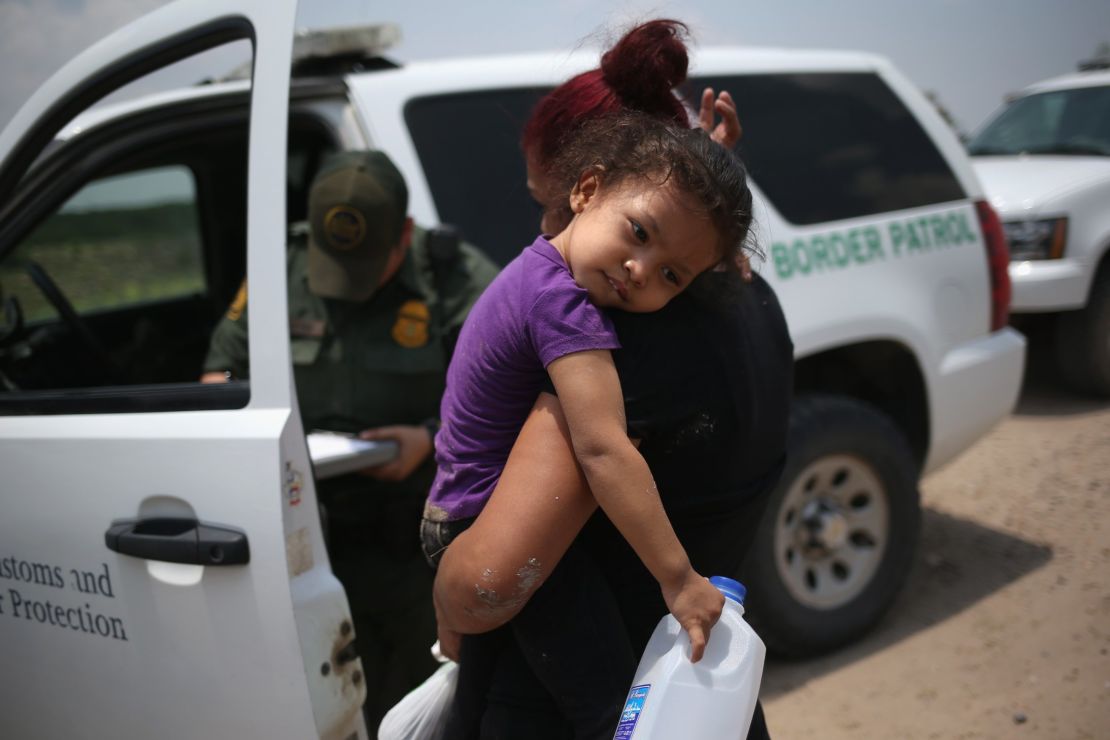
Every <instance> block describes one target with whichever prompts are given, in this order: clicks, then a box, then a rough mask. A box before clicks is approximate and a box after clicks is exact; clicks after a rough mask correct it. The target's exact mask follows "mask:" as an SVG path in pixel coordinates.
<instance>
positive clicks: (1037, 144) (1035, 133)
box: [968, 86, 1110, 157]
mask: <svg viewBox="0 0 1110 740" xmlns="http://www.w3.org/2000/svg"><path fill="white" fill-rule="evenodd" d="M968 151H969V152H970V153H971V154H978V155H989V154H1086V155H1092V154H1093V155H1099V156H1104V157H1105V156H1110V86H1103V87H1080V88H1073V89H1071V90H1053V91H1051V92H1043V93H1038V94H1036V95H1029V96H1026V97H1023V98H1019V99H1017V100H1015V101H1014V102H1013V103H1012V104H1011V105H1010V106H1009V107H1007V108H1005V109H1004V110H1003V111H1002V112H1001V113H999V114H998V116H997V117H996V118H995V119H994V120H993V121H991V122H990V123H989V124H987V126H986V127H984V128H983V130H982V131H981V132H979V134H978V135H977V136H976V137H975V138H974V139H972V141H971V143H970V144H969V145H968Z"/></svg>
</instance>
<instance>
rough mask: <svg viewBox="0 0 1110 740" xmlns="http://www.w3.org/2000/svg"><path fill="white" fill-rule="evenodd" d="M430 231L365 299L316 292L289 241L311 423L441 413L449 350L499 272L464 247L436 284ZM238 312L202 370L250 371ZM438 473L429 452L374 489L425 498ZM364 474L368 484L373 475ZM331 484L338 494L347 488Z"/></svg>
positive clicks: (368, 423) (297, 365)
mask: <svg viewBox="0 0 1110 740" xmlns="http://www.w3.org/2000/svg"><path fill="white" fill-rule="evenodd" d="M425 237H426V232H424V231H423V230H422V229H416V230H414V234H413V243H412V246H411V247H410V248H409V250H408V253H407V254H406V256H405V260H404V262H403V263H402V265H401V268H400V270H399V271H398V273H397V274H396V275H395V276H394V278H393V279H392V280H390V281H389V283H387V284H386V285H385V286H383V287H382V288H381V289H380V290H379V291H377V292H376V293H375V294H374V295H373V296H372V297H371V298H370V300H368V301H364V302H362V303H351V302H347V301H340V300H334V299H329V298H321V297H319V296H317V295H314V294H312V293H311V292H309V289H308V276H307V272H306V266H307V244H306V241H305V239H304V238H303V237H299V238H295V239H293V240H292V243H291V245H290V247H289V251H288V279H289V319H290V321H289V324H290V338H291V350H292V357H293V374H294V377H295V380H296V386H297V399H298V403H299V406H300V411H301V418H302V420H303V422H304V426H305V429H306V430H313V429H328V430H333V431H340V432H359V431H361V430H363V429H368V428H371V427H379V426H385V425H390V424H418V423H420V422H421V421H424V420H426V419H428V418H432V417H438V416H439V402H440V398H441V396H442V395H443V389H444V381H445V377H446V372H447V363H448V361H449V359H450V350H451V349H452V348H453V347H454V340H455V338H456V337H457V336H458V332H459V329H460V328H461V327H462V323H463V320H464V319H465V318H466V314H467V313H468V312H469V310H470V307H471V306H472V305H473V304H474V301H475V300H477V298H478V296H479V294H480V293H481V292H482V290H483V289H484V288H485V287H486V285H488V284H489V282H490V281H491V280H492V279H493V278H494V276H495V275H496V274H497V267H496V266H494V264H493V263H492V262H491V261H489V260H488V259H487V258H486V257H485V256H484V255H483V254H482V253H481V252H479V251H478V250H477V249H476V248H475V247H472V246H470V245H467V244H462V245H460V253H459V255H458V259H457V260H456V261H455V262H454V263H453V265H451V266H450V269H448V270H445V271H444V274H443V276H441V280H440V283H439V285H437V282H436V279H435V273H434V271H433V267H432V263H431V260H430V258H429V254H428V250H427V248H426V245H425ZM440 289H442V291H443V294H442V295H441V294H440V292H439V291H440ZM242 298H243V296H240V299H242ZM240 299H237V301H236V305H239V304H240V303H241V300H240ZM235 309H236V306H233V307H232V310H230V311H229V312H228V315H227V316H225V317H224V318H223V319H222V320H221V321H220V323H219V325H218V326H217V327H216V330H215V332H214V334H213V336H212V341H211V346H210V348H209V352H208V356H207V358H206V359H205V362H204V369H205V371H223V370H227V371H230V372H231V373H232V376H233V377H235V378H246V377H249V372H250V367H249V354H248V350H247V313H246V310H245V308H243V307H242V306H239V310H235ZM433 472H434V461H433V460H432V459H431V458H430V457H429V459H428V460H427V461H426V462H425V464H424V465H423V466H422V468H421V469H420V470H418V471H417V473H416V474H414V475H413V476H410V478H409V480H408V481H404V482H403V484H386V483H381V482H378V481H373V483H374V487H375V488H376V487H378V486H382V487H385V488H392V487H394V486H398V485H401V486H402V487H403V488H404V489H407V490H409V491H412V492H414V493H418V494H419V496H420V497H421V498H422V497H423V495H424V494H425V493H426V492H427V487H428V485H429V484H430V482H431V475H432V473H433ZM352 477H353V476H343V477H342V478H343V479H349V478H352ZM357 478H358V480H359V481H360V482H361V483H362V485H361V486H359V487H360V488H362V489H363V490H365V487H366V482H367V481H369V480H370V479H367V478H365V477H363V476H358V477H357ZM340 480H342V479H335V483H336V484H338V483H339V482H340ZM351 482H352V483H353V481H351ZM327 483H328V484H329V485H328V486H327V488H329V489H332V490H333V491H334V490H335V489H337V488H340V487H344V488H345V487H346V486H339V485H335V484H332V481H327ZM398 492H400V491H398ZM362 495H363V496H365V495H366V494H365V493H363V494H362ZM335 503H340V502H335Z"/></svg>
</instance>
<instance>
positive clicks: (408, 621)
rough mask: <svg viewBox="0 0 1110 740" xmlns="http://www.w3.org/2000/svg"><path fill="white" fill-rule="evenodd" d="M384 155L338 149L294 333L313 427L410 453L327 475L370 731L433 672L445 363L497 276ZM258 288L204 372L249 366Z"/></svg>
mask: <svg viewBox="0 0 1110 740" xmlns="http://www.w3.org/2000/svg"><path fill="white" fill-rule="evenodd" d="M407 208H408V189H407V187H406V186H405V182H404V179H403V177H402V176H401V173H400V172H399V171H398V170H397V168H396V167H395V166H394V165H393V163H392V162H391V161H390V160H389V158H388V157H386V155H385V154H383V153H381V152H376V151H371V152H344V153H341V154H338V155H335V156H333V157H332V158H330V159H329V160H328V161H327V162H326V163H325V164H324V166H323V167H322V168H321V170H320V172H319V173H318V174H317V176H316V178H315V180H314V181H313V184H312V189H311V191H310V194H309V204H308V216H309V222H308V224H300V225H297V226H295V227H294V229H292V232H293V233H292V235H291V240H290V241H291V243H290V246H289V249H288V278H289V312H290V317H289V329H290V335H291V345H292V355H293V370H294V376H295V379H296V386H297V398H298V402H299V405H300V410H301V417H302V419H303V421H304V425H305V429H307V430H312V429H326V430H332V431H339V432H349V433H355V434H358V435H359V436H362V437H364V438H368V439H394V440H396V441H397V442H398V445H399V450H400V451H399V455H398V458H397V459H396V460H395V461H393V462H391V463H387V464H385V465H382V466H379V467H377V468H369V469H367V470H364V471H359V473H352V474H349V475H344V476H340V477H337V478H331V479H328V480H322V481H319V482H318V484H317V491H318V493H319V496H320V501H321V502H322V504H323V506H324V512H325V515H326V531H327V533H328V549H329V554H330V556H331V563H332V568H333V570H334V571H335V573H336V575H337V576H338V577H339V579H340V581H342V582H343V585H344V587H345V588H346V590H347V596H348V599H349V601H350V604H351V610H352V612H353V615H354V621H355V635H356V645H357V646H358V652H359V655H360V657H361V658H362V661H363V668H364V669H365V672H366V681H367V686H366V688H367V701H366V707H365V713H366V718H367V724H368V726H369V728H370V730H371V732H375V731H376V728H377V726H378V723H379V722H380V720H381V717H382V715H383V714H384V713H385V712H386V711H388V709H389V708H390V707H392V706H393V705H394V704H395V703H397V701H399V700H400V699H401V697H402V696H404V694H405V693H407V692H408V691H409V690H410V689H412V688H414V687H415V686H417V685H418V684H419V683H420V682H421V681H422V680H423V679H424V678H425V677H427V676H428V675H429V674H430V673H431V672H432V671H433V670H435V668H436V667H437V665H436V663H435V662H434V661H433V659H432V658H431V655H430V653H429V648H430V647H431V645H432V643H433V642H435V639H436V629H435V615H434V611H433V608H432V599H431V594H432V576H433V574H432V571H431V570H430V569H429V568H428V566H427V564H426V563H425V562H424V559H423V556H422V555H421V552H420V542H419V537H418V530H419V524H420V516H421V511H422V508H423V505H424V498H425V495H426V494H427V491H428V487H429V486H430V485H431V481H432V477H433V476H434V473H435V461H434V459H433V458H434V456H433V455H432V454H431V453H432V449H433V446H432V441H433V438H434V435H435V431H436V429H437V428H438V414H439V402H440V397H441V396H442V395H443V389H444V379H445V376H446V370H447V363H448V360H449V359H450V355H451V350H452V349H453V347H454V341H455V339H456V337H457V336H458V332H459V329H460V328H461V327H462V323H463V319H464V318H465V317H466V314H467V312H468V311H469V310H470V307H471V305H473V303H474V301H475V300H476V299H477V297H478V295H479V294H480V293H481V292H482V290H483V289H484V288H485V287H486V285H488V284H489V282H490V281H491V280H492V279H493V278H494V276H495V275H496V273H497V267H496V266H494V264H493V263H492V262H490V261H489V260H488V259H487V258H486V257H484V256H483V255H482V254H481V252H479V251H478V250H477V249H476V248H474V247H472V246H470V245H467V244H460V243H459V241H458V239H457V237H453V238H452V237H451V236H450V235H449V234H447V235H446V238H445V234H444V233H429V232H426V231H424V230H422V229H419V228H415V227H414V226H413V222H412V219H411V218H408V217H407ZM248 360H249V353H248V349H247V314H246V283H244V285H243V287H242V288H241V289H240V291H239V295H238V296H236V299H235V301H234V302H233V303H232V305H231V307H230V308H229V310H228V312H227V315H226V316H225V317H224V318H223V319H222V320H221V321H220V323H219V325H218V326H217V327H216V330H215V332H214V334H213V336H212V340H211V345H210V348H209V352H208V356H207V358H206V359H205V363H204V369H205V374H204V376H203V377H202V380H204V381H206V382H219V381H224V380H227V379H230V378H245V377H247V376H248V374H249V369H250V368H249V366H248Z"/></svg>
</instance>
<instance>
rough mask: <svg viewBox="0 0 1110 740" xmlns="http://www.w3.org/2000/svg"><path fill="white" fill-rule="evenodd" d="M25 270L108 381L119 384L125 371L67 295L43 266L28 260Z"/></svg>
mask: <svg viewBox="0 0 1110 740" xmlns="http://www.w3.org/2000/svg"><path fill="white" fill-rule="evenodd" d="M23 269H24V270H25V271H26V272H27V275H28V277H30V278H31V282H33V283H34V284H35V287H37V288H38V289H39V290H40V291H41V292H42V295H43V297H45V298H46V300H47V301H48V302H49V303H50V305H51V306H53V307H54V308H55V310H57V312H58V315H59V316H60V317H61V318H62V321H63V322H65V324H66V325H67V326H68V327H69V328H70V329H71V330H72V331H73V333H74V334H76V335H77V337H78V339H80V341H81V344H83V345H84V346H85V349H86V350H87V351H88V353H89V354H90V355H92V357H93V359H95V360H96V362H97V364H98V365H99V366H100V367H101V369H102V370H103V371H104V373H105V375H106V376H107V379H108V381H109V382H111V383H113V384H114V383H117V382H118V381H119V380H120V379H121V378H123V376H124V374H123V369H122V368H121V367H120V366H119V365H118V364H116V361H115V360H113V359H112V356H111V355H110V354H108V350H107V349H106V348H105V347H104V345H103V344H102V343H101V342H100V340H99V339H97V338H96V335H95V334H93V333H92V330H91V329H89V325H88V323H87V322H86V321H85V320H84V319H83V318H81V315H80V314H79V313H77V311H76V310H75V309H74V308H73V304H72V303H70V302H69V299H68V298H66V296H65V293H63V292H62V290H61V288H59V287H58V284H57V283H56V282H54V279H53V278H52V277H50V275H49V274H48V273H47V272H46V270H45V269H44V268H43V266H42V265H40V264H39V263H38V262H35V261H34V260H27V261H26V262H25V263H24V266H23Z"/></svg>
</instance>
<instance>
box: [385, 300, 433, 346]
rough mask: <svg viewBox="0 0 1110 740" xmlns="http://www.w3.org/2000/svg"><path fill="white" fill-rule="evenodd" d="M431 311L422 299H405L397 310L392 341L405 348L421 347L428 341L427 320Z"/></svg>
mask: <svg viewBox="0 0 1110 740" xmlns="http://www.w3.org/2000/svg"><path fill="white" fill-rule="evenodd" d="M431 315H432V314H431V311H429V310H428V304H427V303H425V302H424V301H405V302H404V303H402V304H401V308H399V309H398V310H397V321H396V323H394V324H393V332H392V335H393V341H394V342H396V343H397V344H399V345H401V346H402V347H405V348H407V349H414V348H416V347H423V346H424V345H425V344H427V343H428V321H429V319H430V318H431Z"/></svg>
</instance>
